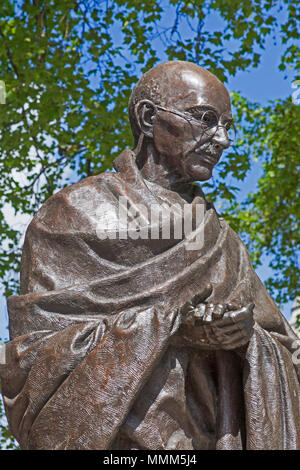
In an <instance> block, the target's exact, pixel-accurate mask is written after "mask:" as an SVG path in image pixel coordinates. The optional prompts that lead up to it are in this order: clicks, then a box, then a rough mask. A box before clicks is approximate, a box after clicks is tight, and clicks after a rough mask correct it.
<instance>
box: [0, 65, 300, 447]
mask: <svg viewBox="0 0 300 470" xmlns="http://www.w3.org/2000/svg"><path fill="white" fill-rule="evenodd" d="M129 116H130V123H131V127H132V132H133V135H134V139H135V149H134V150H125V151H124V152H123V153H121V155H119V156H118V158H117V159H116V160H115V162H114V167H115V170H116V171H115V172H106V173H102V174H99V175H96V176H92V177H90V178H86V179H84V180H83V181H80V182H78V183H76V184H74V185H72V186H70V187H68V188H65V189H63V190H61V191H60V192H58V193H57V194H55V195H54V196H52V197H51V198H50V199H49V200H48V201H47V202H46V203H45V204H44V205H43V206H42V207H41V209H40V210H39V211H38V213H37V214H36V216H35V217H34V219H33V221H32V222H31V224H30V225H29V228H28V230H27V233H26V238H25V243H24V250H23V258H22V269H21V292H20V295H19V296H14V297H10V298H9V299H8V309H9V316H10V336H11V342H10V343H9V344H8V345H7V348H6V364H5V365H2V366H1V379H2V393H3V399H4V403H5V409H6V414H7V418H8V421H9V425H10V429H11V431H12V433H13V434H14V435H15V437H16V438H17V440H18V441H19V442H20V446H21V448H22V449H144V450H145V449H146V450H147V449H155V450H158V449H162V450H169V449H176V450H180V449H184V450H186V449H192V450H193V449H299V448H300V416H299V414H300V413H299V408H300V407H299V403H300V400H299V399H300V387H299V378H300V370H299V366H297V361H295V360H293V357H294V356H293V353H294V352H295V340H296V337H295V335H294V334H293V332H292V331H291V329H290V327H289V325H288V324H287V322H286V321H285V319H284V318H283V316H282V315H281V313H280V311H279V310H278V308H277V307H276V305H275V303H274V302H273V300H272V299H271V298H270V296H269V294H268V293H267V291H266V289H265V287H264V286H263V284H262V283H261V281H260V280H259V278H258V277H257V275H256V274H255V272H254V270H253V268H252V266H251V263H250V261H249V256H248V254H247V250H246V249H245V247H244V245H243V243H242V242H241V240H240V239H239V237H238V236H237V235H236V234H235V232H234V231H233V230H231V228H230V227H229V226H228V224H227V223H226V222H225V221H224V220H223V219H222V218H221V217H219V215H218V214H217V212H216V211H215V209H214V207H213V206H212V205H211V204H209V203H208V202H207V201H206V200H205V197H204V194H203V192H202V191H201V189H200V186H199V185H197V184H194V183H193V182H195V181H206V180H208V179H209V178H210V177H211V175H212V171H213V168H214V166H215V165H216V164H217V163H218V161H219V159H220V158H221V155H222V152H223V150H224V149H226V148H228V147H229V145H230V141H229V138H228V132H229V129H230V126H231V125H232V115H231V108H230V98H229V94H228V92H227V90H226V88H225V87H224V86H223V84H222V83H221V82H220V81H219V80H218V79H217V78H216V77H215V76H214V75H212V74H211V73H210V72H208V71H207V70H205V69H203V68H201V67H199V66H197V65H195V64H192V63H188V62H181V61H178V62H177V61H175V62H167V63H162V64H160V65H158V66H156V67H154V68H153V69H151V70H150V71H148V72H147V73H146V74H145V75H144V76H143V77H142V78H141V79H140V81H139V82H138V84H137V85H136V87H135V88H134V90H133V92H132V95H131V98H130V103H129ZM120 201H121V203H120ZM124 201H126V207H127V213H126V214H127V216H128V217H127V218H128V219H129V222H130V224H131V226H132V223H136V225H135V227H136V230H135V236H126V230H125V229H124V227H125V226H124V223H123V222H124V220H125V219H126V217H125V218H124V213H123V212H124V211H123V212H122V210H121V211H120V204H121V206H122V208H123V209H124ZM141 207H142V208H144V209H145V208H146V210H141V209H140V208H141ZM153 207H156V209H157V208H160V207H170V208H171V207H176V208H177V209H176V210H177V212H176V217H175V218H176V220H177V222H178V220H179V221H183V219H184V217H185V215H184V214H186V213H189V214H190V216H189V217H190V219H189V220H190V223H191V230H190V231H187V232H186V231H182V234H181V235H180V236H175V234H174V230H172V228H174V226H175V222H174V220H175V218H172V217H171V219H172V221H171V222H170V234H169V236H161V235H162V233H163V230H164V223H165V222H166V218H164V217H161V218H157V219H156V221H157V220H158V222H157V223H156V227H154V228H155V229H156V236H151V234H152V231H151V230H150V229H152V228H153V227H152V225H153V224H154V222H153V221H152V219H151V217H150V215H149V214H151V213H152V212H151V209H152V208H153ZM197 208H200V209H201V210H200V211H198V212H197ZM198 213H200V214H201V217H198V218H197V217H196V215H197V214H198ZM121 216H122V224H120V218H121ZM141 220H142V223H140V221H141ZM184 220H185V219H184ZM125 221H126V220H125ZM172 224H173V225H172ZM154 225H155V224H154ZM127 227H128V226H127ZM145 229H146V232H147V233H146V234H145ZM142 233H143V236H142ZM149 234H150V235H149ZM139 235H141V236H139ZM147 235H148V236H147ZM177 235H178V234H177ZM199 240H202V243H200V241H199ZM196 241H197V242H196ZM298 362H299V361H298Z"/></svg>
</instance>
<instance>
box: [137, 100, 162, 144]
mask: <svg viewBox="0 0 300 470" xmlns="http://www.w3.org/2000/svg"><path fill="white" fill-rule="evenodd" d="M156 112H157V108H156V106H155V104H154V103H152V101H150V100H141V101H139V102H138V103H137V104H136V105H135V107H134V113H135V119H136V123H137V125H138V127H139V129H140V131H141V132H142V133H143V134H144V135H146V136H147V137H153V122H154V118H155V115H156Z"/></svg>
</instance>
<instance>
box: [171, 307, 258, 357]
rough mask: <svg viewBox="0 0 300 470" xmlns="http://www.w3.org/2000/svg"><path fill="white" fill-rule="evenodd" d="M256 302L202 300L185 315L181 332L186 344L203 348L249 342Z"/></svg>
mask: <svg viewBox="0 0 300 470" xmlns="http://www.w3.org/2000/svg"><path fill="white" fill-rule="evenodd" d="M253 308H254V304H248V305H246V306H245V307H242V308H236V307H234V306H232V305H214V304H199V305H198V306H197V307H195V308H191V309H190V310H189V311H188V312H187V313H186V315H185V316H183V318H182V324H181V327H180V330H179V332H178V333H179V336H181V338H182V339H183V340H184V343H185V344H189V345H190V346H193V347H199V348H201V349H210V350H216V349H225V350H230V349H236V348H239V347H240V346H243V345H245V344H247V343H248V342H249V340H250V338H251V335H252V333H253V326H254V319H253Z"/></svg>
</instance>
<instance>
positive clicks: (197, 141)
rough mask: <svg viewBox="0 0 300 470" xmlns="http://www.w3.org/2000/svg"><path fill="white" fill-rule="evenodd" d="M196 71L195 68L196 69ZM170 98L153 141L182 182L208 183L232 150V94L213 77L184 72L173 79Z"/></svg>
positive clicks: (157, 118)
mask: <svg viewBox="0 0 300 470" xmlns="http://www.w3.org/2000/svg"><path fill="white" fill-rule="evenodd" d="M194 69H195V67H194ZM169 83H170V88H171V92H170V97H168V98H167V99H166V100H165V102H164V106H158V107H157V112H156V114H155V117H154V118H153V140H154V145H155V148H156V150H157V151H158V152H159V154H161V155H163V156H164V159H165V164H166V165H167V167H168V168H169V170H170V171H171V173H172V172H173V173H174V174H176V175H178V174H179V175H180V176H181V177H182V181H186V182H187V181H205V180H208V179H209V178H210V177H211V175H212V170H213V168H214V166H215V165H216V164H217V162H218V161H219V159H220V158H221V155H222V152H223V150H224V149H225V148H228V147H229V145H230V141H229V139H228V129H229V128H230V125H231V124H232V114H231V106H230V98H229V94H228V92H227V90H226V88H225V87H224V85H223V84H222V83H221V82H219V80H217V78H216V77H214V76H213V75H212V74H210V73H209V72H207V71H205V70H204V71H203V69H201V68H200V67H199V71H198V70H197V68H196V70H190V69H188V68H187V69H186V70H184V69H183V70H182V71H181V72H180V73H177V74H174V76H173V77H170V80H169Z"/></svg>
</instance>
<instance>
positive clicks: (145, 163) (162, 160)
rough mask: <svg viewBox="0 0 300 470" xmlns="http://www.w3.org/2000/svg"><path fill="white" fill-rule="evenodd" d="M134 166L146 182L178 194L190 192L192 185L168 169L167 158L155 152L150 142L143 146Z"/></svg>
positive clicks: (173, 170)
mask: <svg viewBox="0 0 300 470" xmlns="http://www.w3.org/2000/svg"><path fill="white" fill-rule="evenodd" d="M136 164H137V166H138V168H139V170H140V173H141V175H142V176H143V178H145V179H146V180H148V181H151V182H153V183H156V184H159V185H160V186H162V187H164V188H166V189H169V190H172V191H176V192H178V193H180V194H183V193H185V194H188V193H190V192H192V189H193V185H192V184H191V183H187V182H186V181H184V180H183V177H182V175H181V174H180V173H179V172H178V170H177V171H176V169H172V168H170V165H168V163H167V158H166V157H164V156H163V155H161V154H159V153H158V152H157V151H156V149H155V147H154V145H153V143H152V142H145V143H144V144H143V146H142V148H141V150H140V151H139V152H138V154H137V157H136Z"/></svg>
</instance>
